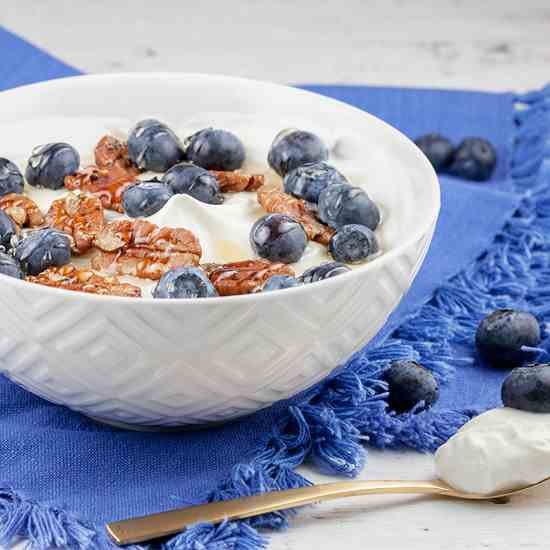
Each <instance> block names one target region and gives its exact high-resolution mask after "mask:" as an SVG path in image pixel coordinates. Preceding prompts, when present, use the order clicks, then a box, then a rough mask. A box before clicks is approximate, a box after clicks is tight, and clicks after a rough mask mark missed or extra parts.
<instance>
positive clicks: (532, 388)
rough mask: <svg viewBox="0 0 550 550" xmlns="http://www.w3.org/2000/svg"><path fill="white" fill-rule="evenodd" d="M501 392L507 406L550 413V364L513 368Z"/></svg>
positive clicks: (503, 401)
mask: <svg viewBox="0 0 550 550" xmlns="http://www.w3.org/2000/svg"><path fill="white" fill-rule="evenodd" d="M501 393H502V403H503V404H504V406H505V407H512V408H514V409H520V410H523V411H530V412H536V413H550V365H549V364H540V365H529V366H526V367H518V368H516V369H513V370H512V372H511V373H510V374H509V375H508V376H507V377H506V379H505V380H504V382H503V383H502V392H501Z"/></svg>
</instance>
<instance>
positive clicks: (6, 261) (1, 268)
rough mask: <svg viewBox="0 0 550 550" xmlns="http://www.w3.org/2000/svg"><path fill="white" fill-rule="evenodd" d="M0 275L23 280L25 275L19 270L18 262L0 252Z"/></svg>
mask: <svg viewBox="0 0 550 550" xmlns="http://www.w3.org/2000/svg"><path fill="white" fill-rule="evenodd" d="M0 273H1V274H2V275H7V276H8V277H15V278H16V279H24V278H25V274H24V273H23V271H22V270H21V266H20V265H19V263H18V261H17V260H16V259H15V258H14V257H13V256H10V255H9V254H6V253H5V252H0Z"/></svg>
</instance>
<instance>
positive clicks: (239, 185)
mask: <svg viewBox="0 0 550 550" xmlns="http://www.w3.org/2000/svg"><path fill="white" fill-rule="evenodd" d="M210 173H211V174H212V175H213V176H215V178H216V179H217V180H218V183H219V184H220V191H221V192H222V193H239V192H241V191H256V190H257V189H259V188H260V187H261V186H262V185H263V184H264V176H262V175H260V174H256V175H254V174H253V175H248V174H239V173H238V172H220V171H218V170H210Z"/></svg>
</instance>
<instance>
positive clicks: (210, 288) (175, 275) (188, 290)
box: [153, 267, 218, 299]
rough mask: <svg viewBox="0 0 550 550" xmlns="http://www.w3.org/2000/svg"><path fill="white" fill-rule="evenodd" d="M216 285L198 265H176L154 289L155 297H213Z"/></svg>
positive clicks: (215, 294) (215, 293)
mask: <svg viewBox="0 0 550 550" xmlns="http://www.w3.org/2000/svg"><path fill="white" fill-rule="evenodd" d="M217 295H218V292H217V291H216V289H215V287H214V285H213V284H212V283H211V282H210V279H208V276H207V275H206V273H205V272H204V271H203V270H202V269H200V268H198V267H176V268H174V269H171V270H170V271H167V272H166V273H165V274H164V275H163V276H162V277H161V278H160V280H159V282H158V283H157V285H156V287H155V288H154V290H153V298H178V299H189V298H213V297H214V296H217Z"/></svg>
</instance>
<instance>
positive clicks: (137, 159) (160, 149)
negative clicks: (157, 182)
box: [128, 118, 183, 172]
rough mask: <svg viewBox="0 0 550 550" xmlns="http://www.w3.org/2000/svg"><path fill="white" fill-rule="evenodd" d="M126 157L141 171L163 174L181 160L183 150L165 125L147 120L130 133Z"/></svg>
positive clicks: (157, 121)
mask: <svg viewBox="0 0 550 550" xmlns="http://www.w3.org/2000/svg"><path fill="white" fill-rule="evenodd" d="M128 156H129V158H130V160H131V161H132V162H133V163H134V164H135V165H136V166H137V167H138V168H139V169H141V170H151V171H153V172H165V171H166V170H168V169H169V168H170V167H172V166H174V164H177V163H178V162H180V161H181V160H182V159H183V150H182V145H181V143H180V141H179V139H178V137H177V136H176V134H175V133H174V132H173V131H172V130H171V129H170V128H169V127H168V126H167V125H166V124H164V123H163V122H160V121H159V120H156V119H153V118H148V119H145V120H142V121H140V122H138V123H137V124H136V125H135V126H134V127H133V128H132V130H131V131H130V134H129V136H128Z"/></svg>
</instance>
